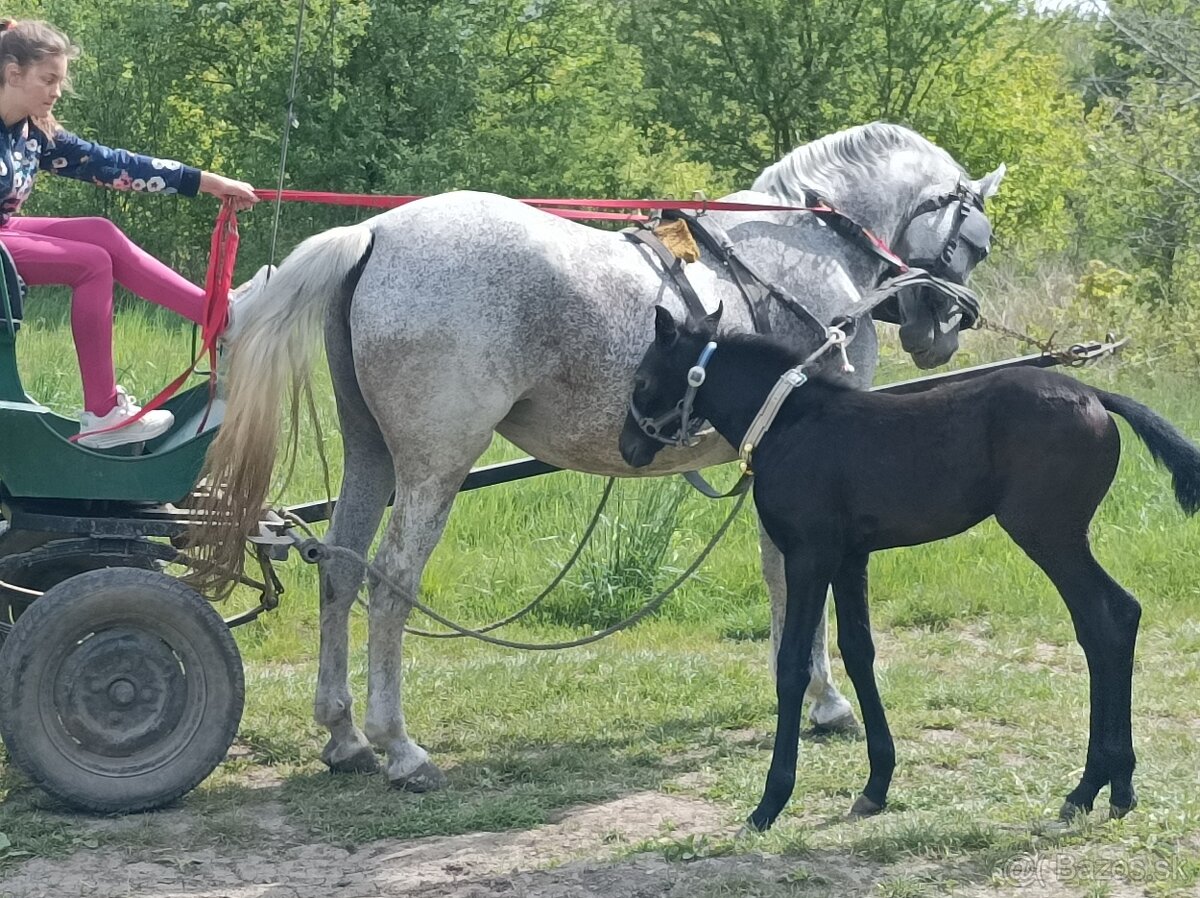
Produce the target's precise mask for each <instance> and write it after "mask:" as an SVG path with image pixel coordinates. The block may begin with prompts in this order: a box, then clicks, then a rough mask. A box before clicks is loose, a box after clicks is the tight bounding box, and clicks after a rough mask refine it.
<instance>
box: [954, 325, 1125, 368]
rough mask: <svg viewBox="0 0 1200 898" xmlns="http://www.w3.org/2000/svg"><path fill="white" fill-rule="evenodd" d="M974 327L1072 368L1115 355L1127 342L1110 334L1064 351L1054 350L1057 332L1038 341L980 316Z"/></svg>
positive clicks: (1073, 345) (1076, 344)
mask: <svg viewBox="0 0 1200 898" xmlns="http://www.w3.org/2000/svg"><path fill="white" fill-rule="evenodd" d="M975 326H976V327H977V328H978V329H979V330H986V331H991V332H992V333H994V334H1000V335H1001V336H1004V337H1009V338H1010V339H1013V340H1016V341H1017V342H1018V343H1022V344H1024V345H1026V346H1029V347H1031V348H1033V349H1036V350H1037V351H1038V352H1040V353H1041V354H1042V355H1046V356H1049V357H1050V358H1052V359H1054V360H1055V361H1056V362H1058V363H1059V364H1060V365H1066V366H1068V367H1072V368H1076V367H1080V366H1082V365H1086V364H1087V363H1088V362H1091V361H1094V360H1095V359H1097V358H1099V357H1100V356H1102V355H1108V354H1111V353H1116V352H1118V351H1120V349H1121V348H1122V347H1123V346H1124V345H1125V344H1126V343H1128V342H1129V338H1128V337H1127V338H1125V339H1123V340H1117V339H1116V338H1115V337H1114V336H1113V335H1112V334H1108V335H1106V337H1105V342H1103V343H1073V344H1071V345H1070V346H1069V347H1067V348H1066V349H1055V348H1054V337H1055V335H1056V334H1057V331H1055V332H1054V333H1052V334H1051V335H1050V336H1049V337H1047V338H1046V339H1045V340H1039V339H1038V338H1037V337H1034V336H1031V335H1029V334H1027V333H1022V332H1021V331H1017V330H1013V329H1012V328H1011V327H1008V326H1007V325H1003V324H1000V323H999V322H997V321H992V320H991V319H990V318H985V317H983V316H982V315H980V316H979V321H978V323H977V324H976V325H975Z"/></svg>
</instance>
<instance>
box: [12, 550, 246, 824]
mask: <svg viewBox="0 0 1200 898" xmlns="http://www.w3.org/2000/svg"><path fill="white" fill-rule="evenodd" d="M117 634H133V636H134V637H136V638H140V639H145V640H147V642H145V643H144V645H146V646H147V647H148V651H147V653H146V655H147V656H149V655H153V654H155V653H157V654H158V655H159V656H161V657H162V658H166V661H167V668H168V673H169V674H170V675H171V676H174V674H175V671H174V670H173V668H172V667H171V665H173V664H174V662H173V661H172V660H171V656H173V657H174V658H176V659H178V663H179V668H180V669H181V670H182V672H183V673H182V676H178V677H175V680H174V681H173V682H174V683H178V682H179V681H182V682H183V686H184V691H185V693H186V694H185V696H183V699H184V700H183V701H182V702H181V701H176V702H174V703H172V704H171V705H170V706H169V709H168V715H169V714H174V713H177V714H178V715H179V716H178V719H176V720H174V721H171V720H168V721H167V731H166V732H164V733H163V734H162V735H161V738H159V737H158V735H157V733H155V734H154V735H153V738H154V739H155V740H156V741H153V742H151V743H149V744H148V745H142V746H141V747H140V748H139V750H138V751H135V752H132V753H131V754H129V755H127V756H120V755H116V756H115V755H114V753H113V752H114V750H113V748H112V747H111V746H110V747H109V750H108V751H107V752H103V751H101V750H99V749H96V748H94V747H92V746H88V745H85V743H84V741H82V740H81V739H80V736H79V733H78V732H74V733H73V732H72V731H70V730H69V729H68V724H67V723H64V719H63V714H64V712H63V708H62V707H61V706H59V705H58V703H57V699H58V696H59V695H60V694H61V690H62V689H67V690H69V694H70V695H73V696H77V694H78V693H81V692H83V691H84V687H83V686H81V685H79V686H76V685H74V684H77V683H82V682H84V678H83V677H78V676H77V677H76V678H75V679H71V678H70V677H68V673H70V672H72V671H74V672H76V673H77V674H78V673H79V672H80V671H81V670H82V672H84V673H88V674H90V675H92V676H93V680H92V681H88V682H99V681H100V680H99V679H96V678H95V675H96V674H98V673H99V674H100V678H101V679H102V678H103V677H104V676H107V674H105V673H104V672H103V671H98V670H97V668H96V667H95V663H96V659H95V658H93V659H92V662H93V667H92V668H90V669H87V668H81V667H79V666H78V665H81V664H86V663H87V662H88V651H89V650H88V648H87V646H88V644H89V643H91V644H93V645H104V644H105V641H106V640H117V641H116V642H114V643H112V644H113V646H115V649H114V650H118V651H119V649H120V647H121V645H120V642H119V640H120V639H121V638H125V637H121V636H118V635H117ZM93 640H94V642H92V641H93ZM150 649H152V650H153V651H149V650H150ZM114 650H110V651H109V656H111V655H112V654H113V653H114ZM141 655H142V653H140V652H139V654H138V656H137V657H141ZM99 657H100V659H101V663H102V661H103V659H104V658H106V657H108V656H106V655H100V656H99ZM119 657H121V659H122V660H124V658H125V657H129V656H128V655H119ZM68 659H74V660H73V661H72V663H73V664H75V665H77V666H75V667H68V666H66V664H65V662H66V661H67V660H68ZM146 663H148V662H146ZM131 676H132V675H131ZM125 683H126V684H127V683H128V681H125ZM158 685H159V686H161V685H162V683H158ZM168 685H171V684H168ZM122 688H124V689H128V685H125V686H123V687H122ZM111 689H112V687H109V689H107V690H103V689H99V690H98V689H97V688H95V687H92V688H91V692H93V693H96V692H103V693H104V694H105V695H108V694H109V693H111ZM70 690H73V691H70ZM178 691H179V690H178V688H176V689H175V691H174V692H171V690H160V693H161V692H170V694H172V695H177V694H178ZM136 694H139V693H138V692H137V690H135V695H136ZM146 695H147V692H146V691H145V690H142V691H141V692H140V696H141V699H140V703H141V704H148V703H150V704H152V702H151V701H149V700H148V699H147V698H146ZM85 700H86V697H85ZM93 701H95V699H93ZM244 701H245V681H244V678H243V673H242V663H241V657H240V655H239V653H238V649H237V643H236V642H235V641H234V639H233V636H232V635H231V634H230V632H229V629H228V627H226V625H225V622H224V621H223V620H222V619H221V616H220V615H219V614H217V612H216V611H215V610H214V609H213V607H212V606H211V605H210V604H209V603H208V602H207V601H206V600H205V599H204V598H203V597H202V596H201V595H200V594H199V593H198V592H196V591H195V590H194V589H192V588H191V587H189V586H187V585H186V584H184V583H181V582H180V581H178V580H175V579H174V578H172V577H170V576H168V575H166V574H162V573H159V572H157V571H146V570H138V569H135V568H107V569H104V570H99V571H91V572H88V573H83V574H79V575H77V576H75V577H72V578H70V579H69V580H65V581H63V582H62V583H60V584H58V585H57V586H55V587H53V588H52V589H50V590H48V591H47V592H46V594H45V595H44V596H42V597H41V598H40V599H39V600H37V601H36V602H34V603H33V605H32V606H31V607H30V608H29V609H28V610H27V611H26V612H25V613H24V614H22V615H21V617H20V619H19V620H18V621H17V623H16V625H15V626H14V627H13V630H12V632H11V633H10V634H9V636H8V638H7V639H6V640H5V641H4V645H3V647H2V648H0V738H3V740H4V744H5V746H7V748H8V753H9V757H10V758H11V759H12V760H13V761H14V762H15V763H16V764H17V766H18V767H20V769H21V770H22V771H24V773H25V774H26V775H27V776H28V777H29V778H30V779H31V780H33V782H34V783H36V784H37V785H38V786H40V787H42V788H43V789H44V790H45V791H46V792H48V793H50V794H51V795H53V796H54V797H55V798H58V799H60V800H61V801H63V802H65V803H67V804H69V805H71V806H73V807H75V808H79V809H81V810H87V811H98V812H101V813H106V814H111V813H131V812H134V811H145V810H150V809H153V808H159V807H162V806H163V805H166V804H169V803H170V802H172V801H174V800H176V799H177V798H179V797H180V796H182V795H184V794H186V793H187V792H189V791H191V790H192V789H193V788H195V787H196V786H197V785H199V784H200V782H201V781H203V780H204V779H205V778H206V777H207V776H208V775H209V774H210V773H212V771H213V770H214V769H215V768H216V766H217V765H218V764H219V763H220V762H221V761H222V760H224V758H225V756H226V754H227V753H228V751H229V746H230V745H231V744H232V743H233V739H234V736H235V735H236V734H237V728H238V724H239V723H240V721H241V717H242V709H243V705H244ZM48 704H49V705H50V706H51V707H49V708H47V705H48ZM67 710H68V712H69V711H70V709H67ZM109 710H110V711H111V710H112V709H111V708H110V709H109ZM48 712H49V713H48ZM77 713H78V712H76V714H77ZM89 713H90V712H89ZM161 718H162V715H161V714H160V716H159V719H161ZM172 743H179V744H177V745H176V744H172ZM119 748H120V746H117V749H118V750H119ZM155 754H157V757H151V755H155ZM72 755H73V756H74V758H75V760H72ZM139 756H140V757H139ZM85 764H86V765H89V766H90V767H92V769H87V767H85V766H83V765H85ZM96 768H100V769H96Z"/></svg>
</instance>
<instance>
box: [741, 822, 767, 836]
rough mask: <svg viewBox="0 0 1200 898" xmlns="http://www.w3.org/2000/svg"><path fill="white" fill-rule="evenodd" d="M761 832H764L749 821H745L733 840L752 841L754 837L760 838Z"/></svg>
mask: <svg viewBox="0 0 1200 898" xmlns="http://www.w3.org/2000/svg"><path fill="white" fill-rule="evenodd" d="M763 832H764V830H761V829H759V828H758V827H757V826H755V825H754V824H753V823H751V822H750V821H749V820H747V821H746V822H745V823H743V824H742V827H741V829H739V830H738V831H737V835H735V836H734V838H735V839H752V838H754V837H755V836H761V835H762V834H763Z"/></svg>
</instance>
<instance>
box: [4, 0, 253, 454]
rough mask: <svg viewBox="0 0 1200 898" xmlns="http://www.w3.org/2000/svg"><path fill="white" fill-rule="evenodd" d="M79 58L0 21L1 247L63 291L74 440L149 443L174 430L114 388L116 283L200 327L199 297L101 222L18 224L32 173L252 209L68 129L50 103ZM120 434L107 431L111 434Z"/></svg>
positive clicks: (243, 196) (49, 37)
mask: <svg viewBox="0 0 1200 898" xmlns="http://www.w3.org/2000/svg"><path fill="white" fill-rule="evenodd" d="M78 55H79V48H78V47H76V46H75V45H74V44H72V43H71V41H70V40H69V39H68V38H67V37H66V35H64V34H63V33H62V32H61V31H59V30H58V29H56V28H54V27H53V26H51V25H49V24H47V23H46V22H41V21H34V20H23V21H18V22H14V21H12V20H7V21H3V22H0V120H3V129H4V139H0V243H3V244H4V246H5V248H7V249H8V252H9V253H10V255H11V256H12V258H13V261H14V262H15V263H16V266H17V272H18V273H19V274H20V275H21V277H22V278H24V280H25V282H26V283H28V284H30V285H42V284H65V285H67V286H70V287H71V288H72V293H71V333H72V336H73V337H74V340H75V351H76V354H77V355H78V357H79V371H80V374H81V376H82V379H83V397H84V411H83V414H82V416H81V421H80V433H81V437H80V440H79V442H80V443H81V444H82V445H84V446H89V447H91V448H93V449H106V448H110V447H113V446H119V445H122V444H125V443H134V442H141V441H143V440H149V439H153V438H154V437H156V436H159V435H161V434H163V433H165V432H166V431H167V430H169V429H170V427H171V424H172V423H173V418H172V416H171V413H170V412H168V411H162V410H158V411H152V412H149V413H147V414H146V415H145V417H143V418H142V419H141V420H139V421H135V422H133V423H132V424H127V425H125V426H121V425H122V424H124V422H126V421H128V420H129V419H130V418H132V417H133V416H134V415H136V414H137V413H138V412H139V411H140V409H139V408H138V406H137V405H136V404H134V401H133V400H132V399H131V398H130V397H129V396H128V395H126V393H125V391H124V390H123V389H122V388H121V387H119V386H117V385H116V382H115V377H114V373H113V358H112V319H113V283H114V281H115V282H117V283H120V284H121V286H123V287H125V288H127V289H129V290H131V291H133V292H134V293H136V294H137V295H138V296H141V297H142V298H143V299H147V300H149V301H150V302H153V303H157V304H158V305H160V306H165V307H166V308H168V309H170V310H172V311H173V312H177V313H179V314H180V315H182V316H183V317H185V318H187V319H188V320H190V321H194V322H197V323H199V322H200V321H201V319H202V316H203V310H204V291H203V290H202V289H201V288H200V287H197V286H196V285H195V284H192V283H190V282H189V281H187V280H185V279H184V278H183V277H182V276H180V275H179V274H177V273H176V272H174V271H172V270H171V269H170V268H168V267H167V266H166V265H164V264H162V263H161V262H159V261H158V260H157V259H155V258H153V257H152V256H150V255H149V254H147V253H146V252H145V251H144V250H142V249H141V248H140V247H139V246H137V245H136V244H134V243H133V242H132V241H131V240H130V239H129V238H128V237H126V236H125V235H124V234H123V233H122V232H121V231H120V230H119V229H118V228H117V227H116V226H115V225H114V224H112V222H110V221H108V220H107V219H104V218H27V217H14V216H15V214H16V212H17V211H18V210H19V209H20V208H21V205H22V204H23V203H24V202H25V200H26V199H27V198H28V197H29V194H30V192H31V191H32V190H33V182H34V178H35V176H36V175H37V172H38V170H39V169H40V170H42V171H48V172H52V173H53V174H56V175H66V176H67V177H70V178H77V179H79V180H81V181H91V182H93V183H95V184H99V185H102V186H105V187H113V188H116V189H118V190H138V191H145V192H148V193H181V194H183V195H184V196H195V195H196V194H197V193H208V194H211V195H212V196H215V197H218V198H220V199H230V200H232V201H233V203H234V205H235V206H236V207H237V208H239V209H244V208H247V207H249V206H251V205H253V204H254V203H255V202H257V201H258V200H257V197H256V196H255V194H254V188H253V187H251V186H250V185H249V184H247V183H245V182H242V181H234V180H231V179H229V178H223V177H221V176H220V175H217V174H213V173H212V172H206V171H200V170H199V169H196V168H191V167H190V166H187V165H183V164H181V163H179V162H174V161H172V160H169V159H155V158H152V157H149V156H142V155H138V154H136V153H130V152H128V151H126V150H114V149H110V148H108V147H105V146H101V145H100V144H96V143H92V142H90V141H87V140H84V139H82V138H80V137H77V136H75V135H74V134H71V133H70V132H68V131H65V130H63V129H62V128H61V127H60V126H59V124H58V122H56V121H55V119H54V114H53V110H54V104H55V103H56V102H58V99H59V97H61V96H62V93H63V90H64V88H65V87H66V86H67V84H68V79H67V63H68V62H69V61H70V60H72V59H74V58H76V57H77V56H78ZM112 427H117V428H118V429H116V430H112V431H109V432H104V433H101V432H100V431H106V430H108V428H112Z"/></svg>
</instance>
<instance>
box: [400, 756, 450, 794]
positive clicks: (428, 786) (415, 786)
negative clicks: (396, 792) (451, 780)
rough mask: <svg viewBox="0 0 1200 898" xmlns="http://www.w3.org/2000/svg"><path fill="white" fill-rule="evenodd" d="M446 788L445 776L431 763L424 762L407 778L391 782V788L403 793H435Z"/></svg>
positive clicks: (401, 777) (403, 777)
mask: <svg viewBox="0 0 1200 898" xmlns="http://www.w3.org/2000/svg"><path fill="white" fill-rule="evenodd" d="M445 787H446V774H444V773H442V771H441V770H439V769H438V766H437V765H436V764H434V763H433V762H431V761H426V762H425V763H423V764H422V765H421V766H420V767H418V768H417V769H416V770H414V771H413V772H412V773H410V774H408V775H407V776H398V777H396V778H395V779H393V780H392V788H393V789H400V790H401V791H404V792H436V791H438V789H444V788H445Z"/></svg>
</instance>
